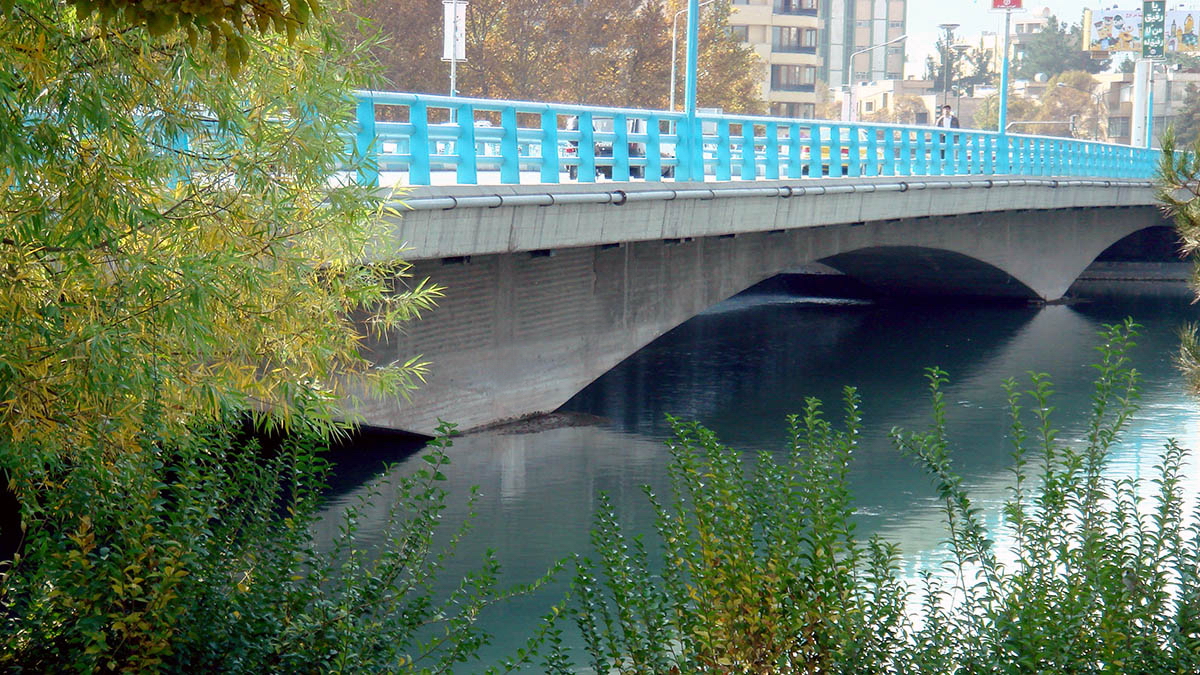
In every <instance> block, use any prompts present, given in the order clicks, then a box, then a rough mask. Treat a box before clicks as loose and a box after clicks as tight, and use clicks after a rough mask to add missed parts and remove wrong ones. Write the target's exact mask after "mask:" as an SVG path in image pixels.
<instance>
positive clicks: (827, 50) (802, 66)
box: [730, 0, 907, 117]
mask: <svg viewBox="0 0 1200 675" xmlns="http://www.w3.org/2000/svg"><path fill="white" fill-rule="evenodd" d="M732 2H733V8H734V13H733V16H732V17H731V18H730V23H731V24H732V26H733V30H734V31H735V32H736V33H737V34H738V35H739V36H740V37H741V39H742V40H743V41H744V42H746V43H747V44H749V45H751V46H752V47H753V48H754V51H755V52H756V53H757V54H758V56H759V58H760V59H761V60H762V63H763V73H762V83H763V84H762V93H763V99H764V100H766V101H767V103H768V105H769V108H770V111H771V113H772V114H774V115H781V116H785V117H812V116H813V112H814V108H815V105H816V102H817V99H818V92H817V91H816V86H817V82H818V81H822V82H825V83H827V84H830V85H832V86H835V87H837V86H839V85H842V84H844V83H846V82H847V81H848V80H847V78H846V74H847V72H846V68H847V64H849V67H850V68H851V71H852V72H851V75H852V81H856V82H857V81H868V80H884V79H902V73H903V70H904V46H903V44H897V45H890V46H888V47H881V48H879V49H875V50H871V51H869V52H865V53H862V54H858V55H854V53H855V52H857V51H859V50H862V49H864V48H866V47H870V46H872V45H882V44H884V43H885V42H887V41H889V40H892V39H894V38H897V37H899V36H901V35H903V34H904V30H905V23H904V22H905V18H904V16H905V10H906V9H907V0H732ZM852 56H854V58H853V63H850V61H851V57H852Z"/></svg>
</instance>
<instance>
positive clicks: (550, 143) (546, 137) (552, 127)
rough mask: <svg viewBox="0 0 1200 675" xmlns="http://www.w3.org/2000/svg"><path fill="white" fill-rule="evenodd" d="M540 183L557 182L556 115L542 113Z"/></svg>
mask: <svg viewBox="0 0 1200 675" xmlns="http://www.w3.org/2000/svg"><path fill="white" fill-rule="evenodd" d="M542 182H543V183H552V184H553V183H557V182H558V114H557V113H555V112H554V111H553V110H543V111H542Z"/></svg>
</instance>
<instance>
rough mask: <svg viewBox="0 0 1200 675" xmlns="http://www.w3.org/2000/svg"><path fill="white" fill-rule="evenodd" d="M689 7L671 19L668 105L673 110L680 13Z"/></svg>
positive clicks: (698, 6)
mask: <svg viewBox="0 0 1200 675" xmlns="http://www.w3.org/2000/svg"><path fill="white" fill-rule="evenodd" d="M714 1H715V0H704V2H702V3H700V4H699V5H697V9H698V8H700V7H703V6H705V5H711V4H712V3H713V2H714ZM688 9H689V8H687V7H684V8H683V9H681V10H679V11H678V12H675V17H674V18H672V19H671V103H670V105H668V106H667V107H668V109H669V110H670V111H671V112H675V63H676V61H678V58H677V56H678V54H679V50H678V48H677V46H678V44H679V42H678V40H676V35H677V34H678V33H679V15H680V14H686V13H687V12H688Z"/></svg>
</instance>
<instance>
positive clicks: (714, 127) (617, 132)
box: [353, 91, 1158, 185]
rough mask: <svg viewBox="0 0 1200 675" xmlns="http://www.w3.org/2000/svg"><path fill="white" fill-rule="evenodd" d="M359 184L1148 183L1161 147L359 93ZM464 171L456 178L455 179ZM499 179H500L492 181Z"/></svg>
mask: <svg viewBox="0 0 1200 675" xmlns="http://www.w3.org/2000/svg"><path fill="white" fill-rule="evenodd" d="M357 96H358V107H357V110H358V133H357V136H356V138H355V139H354V143H353V146H354V147H353V151H354V153H355V155H356V156H357V157H358V158H360V159H365V160H366V161H365V162H363V165H362V168H360V169H359V180H360V182H362V183H364V184H368V185H377V184H378V183H379V174H380V172H403V173H405V174H407V183H408V184H410V185H429V184H431V183H432V182H433V179H434V177H435V176H446V177H447V178H446V179H445V180H442V181H439V182H452V183H457V184H463V185H472V184H477V183H479V181H480V173H481V172H495V173H498V180H499V182H500V183H504V184H517V183H521V182H522V180H523V179H524V182H527V183H559V182H562V181H563V180H568V181H578V182H581V183H588V182H594V181H596V180H597V178H598V177H600V176H604V177H606V178H610V179H612V180H615V181H630V180H647V181H659V180H676V181H688V180H691V181H701V180H718V181H725V180H755V179H759V178H765V179H779V178H819V177H822V176H831V177H840V176H950V175H957V176H963V175H1022V176H1051V175H1053V176H1088V177H1101V178H1149V177H1152V176H1153V175H1154V171H1155V168H1156V165H1157V161H1158V151H1157V150H1151V149H1146V148H1134V147H1130V146H1127V145H1113V144H1109V143H1097V142H1092V141H1080V140H1074V139H1067V138H1058V137H1047V136H1027V135H1021V134H1000V133H996V132H990V131H976V130H970V129H939V128H936V127H928V126H909V125H894V124H863V123H843V122H831V121H827V120H799V119H785V118H778V117H759V116H750V115H726V114H710V113H702V114H699V115H697V116H696V119H695V122H694V123H693V122H692V121H691V120H689V119H688V118H687V117H686V116H685V115H684V114H683V113H676V112H668V111H663V110H635V109H628V108H603V107H597V106H584V105H565V104H556V103H536V102H524V101H496V100H489V99H477V98H462V97H454V98H451V97H448V96H433V95H426V94H407V93H398V92H380V91H364V92H358V94H357ZM451 172H453V176H454V178H453V180H449V178H448V176H449V175H450V174H451ZM495 178H496V177H495V176H493V180H494V179H495Z"/></svg>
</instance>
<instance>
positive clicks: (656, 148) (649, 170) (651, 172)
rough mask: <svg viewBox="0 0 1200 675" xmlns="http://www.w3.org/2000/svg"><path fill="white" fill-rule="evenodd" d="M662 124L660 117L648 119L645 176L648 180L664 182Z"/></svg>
mask: <svg viewBox="0 0 1200 675" xmlns="http://www.w3.org/2000/svg"><path fill="white" fill-rule="evenodd" d="M659 124H661V120H659V118H658V115H650V116H649V117H647V118H646V168H645V169H644V171H643V176H644V177H645V179H646V180H654V181H657V180H662V177H663V167H662V130H661V129H659V127H658V125H659Z"/></svg>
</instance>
